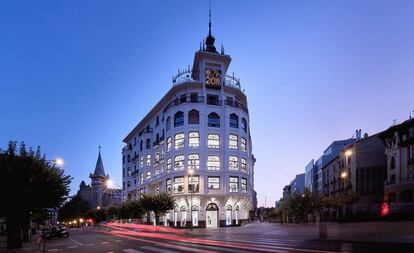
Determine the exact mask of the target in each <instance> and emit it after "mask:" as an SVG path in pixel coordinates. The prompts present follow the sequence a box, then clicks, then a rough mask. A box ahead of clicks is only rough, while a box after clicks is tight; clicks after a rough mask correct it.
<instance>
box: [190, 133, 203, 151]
mask: <svg viewBox="0 0 414 253" xmlns="http://www.w3.org/2000/svg"><path fill="white" fill-rule="evenodd" d="M199 145H200V134H199V133H198V132H189V133H188V146H189V147H192V148H196V147H198V146H199Z"/></svg>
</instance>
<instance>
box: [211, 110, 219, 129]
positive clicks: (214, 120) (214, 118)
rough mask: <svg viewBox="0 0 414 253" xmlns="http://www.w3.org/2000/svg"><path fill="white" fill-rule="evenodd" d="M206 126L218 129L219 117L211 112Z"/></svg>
mask: <svg viewBox="0 0 414 253" xmlns="http://www.w3.org/2000/svg"><path fill="white" fill-rule="evenodd" d="M208 126H209V127H220V116H219V115H218V114H217V113H215V112H212V113H210V114H209V115H208Z"/></svg>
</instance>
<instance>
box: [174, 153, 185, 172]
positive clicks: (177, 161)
mask: <svg viewBox="0 0 414 253" xmlns="http://www.w3.org/2000/svg"><path fill="white" fill-rule="evenodd" d="M183 169H184V156H183V155H177V156H175V157H174V170H175V171H181V170H183Z"/></svg>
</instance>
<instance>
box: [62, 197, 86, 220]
mask: <svg viewBox="0 0 414 253" xmlns="http://www.w3.org/2000/svg"><path fill="white" fill-rule="evenodd" d="M90 208H91V205H90V204H89V202H88V201H86V200H84V199H83V198H82V197H81V196H79V195H76V196H75V197H73V198H72V199H71V200H69V201H68V202H66V203H65V204H64V205H63V206H62V207H61V208H60V209H59V211H58V217H59V220H61V221H71V220H77V219H79V218H82V217H83V216H85V214H86V212H87V211H88V210H89V209H90Z"/></svg>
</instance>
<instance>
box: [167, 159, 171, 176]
mask: <svg viewBox="0 0 414 253" xmlns="http://www.w3.org/2000/svg"><path fill="white" fill-rule="evenodd" d="M170 172H171V158H168V159H167V174H169V173H170Z"/></svg>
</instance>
